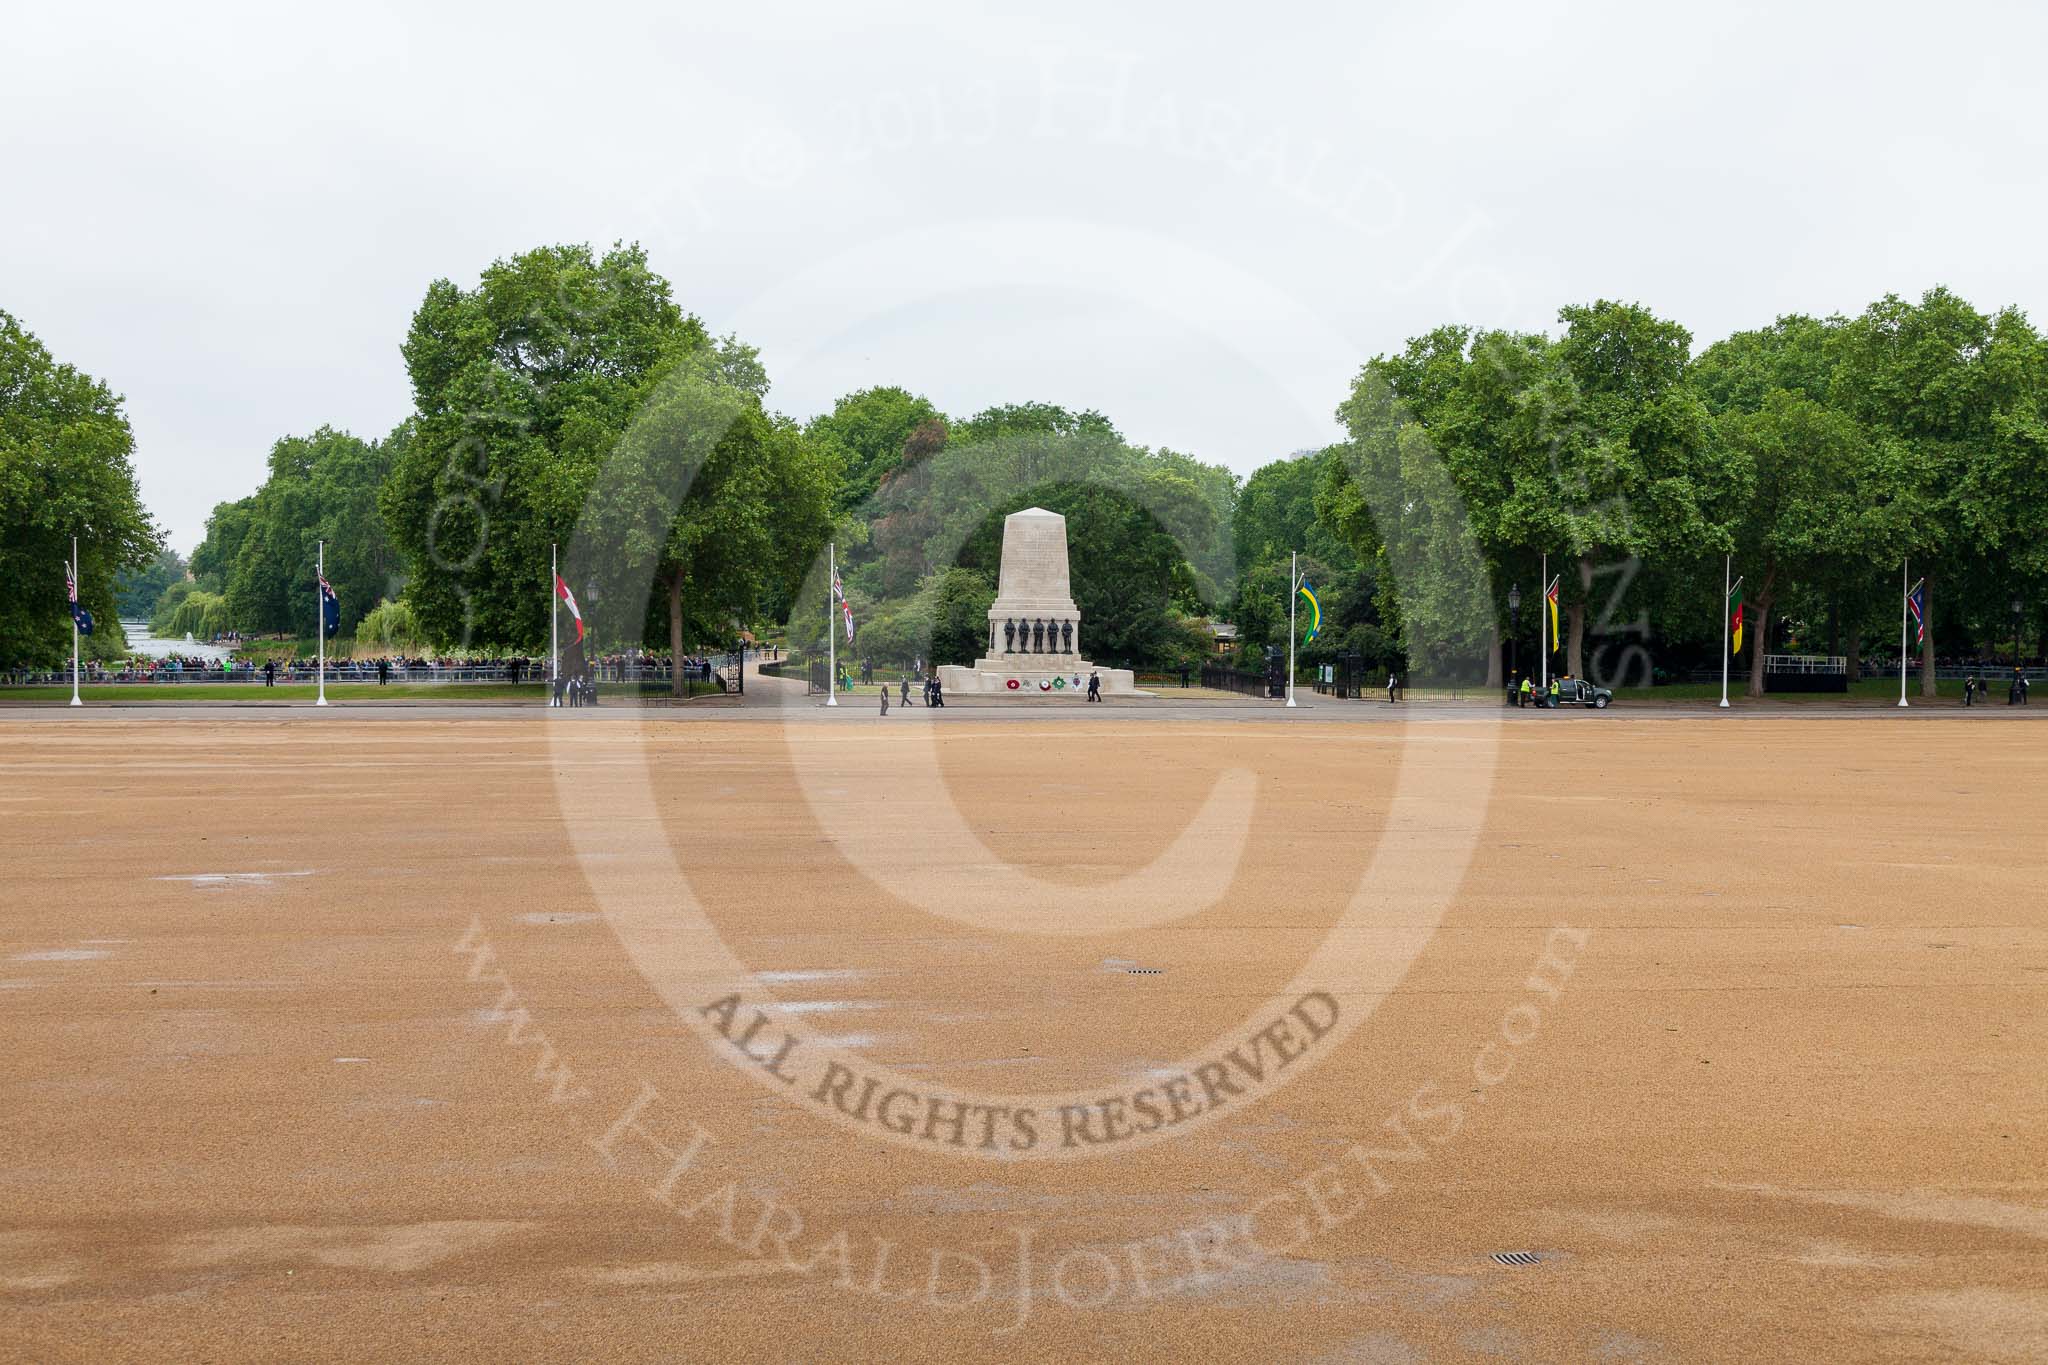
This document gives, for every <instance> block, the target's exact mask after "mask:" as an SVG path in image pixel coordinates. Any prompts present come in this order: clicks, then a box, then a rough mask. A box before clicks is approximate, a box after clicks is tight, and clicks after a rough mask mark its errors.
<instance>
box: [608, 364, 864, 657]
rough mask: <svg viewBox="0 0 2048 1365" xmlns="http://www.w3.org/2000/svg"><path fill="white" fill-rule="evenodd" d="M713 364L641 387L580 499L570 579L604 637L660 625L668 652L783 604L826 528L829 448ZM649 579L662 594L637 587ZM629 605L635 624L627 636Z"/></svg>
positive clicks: (727, 631) (683, 368)
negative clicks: (637, 402)
mask: <svg viewBox="0 0 2048 1365" xmlns="http://www.w3.org/2000/svg"><path fill="white" fill-rule="evenodd" d="M714 360H715V357H713V356H712V355H711V354H710V353H709V352H708V351H707V352H705V353H702V354H700V355H698V356H695V357H689V358H686V359H685V360H683V361H682V362H681V363H680V364H679V365H678V366H677V367H676V368H675V369H674V370H672V371H671V372H670V373H669V374H667V375H666V376H665V377H663V379H662V380H661V381H660V382H659V383H658V384H656V385H655V386H654V388H653V390H652V391H651V392H650V393H649V394H648V395H647V397H646V399H645V401H644V402H643V403H642V404H641V406H640V410H639V413H638V415H637V416H636V417H635V419H634V421H633V422H632V424H631V425H630V426H629V427H628V428H627V429H626V431H625V433H624V434H623V435H622V436H621V437H620V438H619V440H618V442H617V445H616V447H615V449H614V450H613V451H612V452H611V454H610V455H609V456H608V457H607V458H606V460H605V462H604V464H603V466H602V469H601V471H600V472H599V473H598V474H597V476H596V479H595V482H594V484H593V486H592V488H591V489H590V491H589V492H588V494H587V495H585V496H584V498H582V499H581V502H582V505H583V514H582V517H581V520H580V522H579V524H578V527H577V535H576V541H575V544H574V546H573V552H572V569H571V573H572V575H573V576H572V580H571V581H574V582H582V583H589V584H594V585H597V587H598V589H599V590H598V592H597V593H596V594H595V595H594V601H592V602H591V603H589V604H588V606H587V614H590V613H594V619H595V621H596V622H597V623H599V624H600V625H602V626H603V627H605V630H604V631H603V635H604V638H608V639H612V640H619V639H622V638H633V635H634V634H645V635H647V636H649V637H651V636H652V635H653V634H654V632H655V630H656V629H657V628H665V629H663V630H662V633H663V634H665V635H666V637H667V644H668V647H669V649H670V651H671V652H672V657H675V658H677V659H680V658H682V657H683V655H684V654H685V653H686V652H687V648H688V646H689V645H690V644H692V643H694V642H697V641H706V640H708V641H714V642H718V643H728V642H730V641H731V640H732V639H733V637H734V634H735V632H736V631H738V630H740V629H743V628H746V627H750V626H753V625H756V624H759V623H760V622H761V620H762V617H763V612H764V603H765V602H767V601H768V600H770V599H771V598H773V599H776V600H780V601H787V600H789V598H790V596H791V595H792V594H793V593H794V592H795V585H796V584H797V583H798V582H799V581H800V580H801V578H802V576H803V573H804V571H805V569H807V568H808V567H810V565H811V564H812V563H813V561H814V560H815V559H816V557H817V554H818V551H819V550H820V549H821V548H822V547H823V544H824V540H825V536H826V534H827V533H828V530H829V528H830V525H831V520H830V506H831V497H832V478H833V462H832V460H831V457H830V456H828V455H827V454H825V453H824V452H823V451H822V450H821V449H820V448H819V447H818V446H817V445H816V444H814V443H813V442H811V441H810V440H808V439H807V438H806V437H805V435H804V433H803V432H802V430H801V429H799V428H798V427H797V426H796V425H795V424H794V423H792V422H790V421H787V420H786V419H782V418H778V417H773V416H770V415H769V414H767V413H765V412H764V411H763V410H762V408H761V405H760V399H759V398H758V397H757V396H756V395H754V394H752V393H750V392H747V391H746V390H743V389H739V388H735V387H733V386H732V385H730V384H729V383H727V382H725V379H724V376H723V373H722V372H721V370H720V369H719V367H718V366H717V365H716V364H715V363H712V362H713V361H714ZM649 582H653V583H656V584H659V585H660V588H661V592H660V593H659V594H655V595H652V596H649V595H646V593H645V588H646V585H647V584H648V583H649ZM640 602H645V603H647V608H646V613H645V616H644V618H643V619H644V625H642V626H641V629H640V630H639V631H637V632H636V631H631V629H630V626H629V625H628V622H627V619H626V614H628V613H632V612H633V611H635V610H636V608H635V606H634V604H636V603H640ZM613 632H616V633H613ZM675 688H676V694H677V695H678V696H680V695H682V690H683V678H682V675H681V671H680V670H678V671H677V673H676V676H675Z"/></svg>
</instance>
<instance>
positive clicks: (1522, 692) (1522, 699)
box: [1515, 673, 1529, 710]
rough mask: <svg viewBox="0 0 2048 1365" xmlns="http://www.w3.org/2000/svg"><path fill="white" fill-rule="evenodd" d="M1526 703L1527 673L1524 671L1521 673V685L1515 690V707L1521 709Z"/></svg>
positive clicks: (1527, 697) (1527, 700)
mask: <svg viewBox="0 0 2048 1365" xmlns="http://www.w3.org/2000/svg"><path fill="white" fill-rule="evenodd" d="M1528 704H1529V675H1528V674H1526V673H1524V674H1523V675H1522V685H1521V687H1520V688H1518V689H1517V690H1516V692H1515V709H1517V710H1520V709H1521V708H1522V707H1524V706H1527V705H1528Z"/></svg>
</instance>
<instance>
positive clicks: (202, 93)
mask: <svg viewBox="0 0 2048 1365" xmlns="http://www.w3.org/2000/svg"><path fill="white" fill-rule="evenodd" d="M414 8H422V9H423V8H425V7H424V6H419V7H415V6H403V7H396V6H394V7H384V6H379V5H370V4H351V5H346V6H338V7H337V6H326V7H321V8H317V9H314V8H306V7H298V6H283V5H276V4H264V5H252V6H249V7H247V8H232V7H226V6H194V7H187V6H175V5H162V4H146V5H145V4H138V5H133V6H123V5H85V4H65V5H55V4H50V5H34V6H28V5H22V6H13V7H11V8H10V10H9V13H8V16H7V19H6V32H7V42H6V44H5V47H4V50H0V148H4V152H5V164H4V168H0V308H4V309H6V310H7V311H9V312H12V313H14V314H15V315H16V316H17V317H18V318H20V319H21V321H22V322H23V324H24V325H26V326H27V327H28V328H29V329H30V330H31V331H33V332H35V333H37V334H38V335H39V336H40V337H41V338H42V339H43V341H44V342H45V343H46V344H47V345H48V346H49V347H50V349H51V350H52V351H53V352H54V353H55V354H56V355H57V356H58V357H59V358H60V359H63V360H66V361H69V362H71V363H73V364H76V365H78V366H80V367H82V368H84V369H86V370H88V371H90V372H91V373H93V374H95V375H97V376H99V377H101V378H103V379H104V380H106V381H107V383H108V384H109V385H111V386H112V387H113V388H114V389H115V390H116V391H117V392H120V393H124V394H126V395H127V399H128V413H129V417H130V420H131V421H132V422H133V424H134V427H135V434H136V440H137V445H138V453H137V466H138V468H139V470H140V472H141V477H142V485H143V492H144V494H145V496H146V498H147V499H148V502H149V505H150V507H151V508H152V510H153V511H154V513H155V514H156V516H157V517H158V519H159V520H160V521H161V522H162V523H163V524H164V525H165V526H166V527H167V528H168V529H169V531H170V533H171V539H172V543H173V544H174V545H175V546H176V547H177V548H178V549H180V550H181V551H189V550H190V549H191V547H192V546H193V545H194V544H195V543H196V542H197V541H198V539H199V537H200V535H201V534H202V532H203V530H204V525H205V520H206V515H207V513H208V511H209V510H210V509H211V508H212V506H213V505H214V504H215V503H217V502H220V501H223V500H226V499H231V498H236V497H240V496H242V495H244V494H246V493H248V492H250V491H251V490H252V489H254V487H255V486H256V484H257V483H258V482H259V481H260V479H261V477H262V471H263V462H264V456H265V454H266V452H267V451H268V449H269V447H270V444H271V442H272V441H274V440H275V439H276V438H277V437H279V436H282V435H285V434H288V433H301V432H306V431H310V430H311V429H313V428H314V427H317V426H319V425H320V424H322V423H328V424H332V425H334V426H337V427H344V428H347V429H348V430H351V431H353V432H355V433H356V434H358V435H361V436H365V437H373V436H379V435H382V434H383V433H385V432H386V431H388V430H389V429H390V428H391V427H392V426H393V425H394V424H396V423H397V422H398V421H399V420H400V419H401V418H403V417H404V416H405V415H406V413H407V411H408V410H409V408H410V402H411V398H410V390H409V387H408V384H407V381H406V377H405V372H404V368H403V365H402V362H401V360H400V357H399V352H398V347H399V343H400V341H401V340H402V338H403V337H404V334H405V330H406V326H407V323H408V321H409V319H410V316H411V313H412V310H413V308H414V307H415V306H416V305H417V304H418V302H419V299H420V297H421V295H422V293H423V291H424V290H425V288H426V286H427V284H428V282H429V281H431V280H433V279H435V278H436V277H442V276H445V277H448V278H451V279H454V280H456V281H458V282H460V283H463V284H465V285H471V284H474V282H475V279H476V276H477V274H478V272H479V271H480V270H481V269H482V268H483V267H484V266H486V265H487V264H489V262H490V261H491V260H493V259H494V258H497V257H500V256H504V255H509V254H512V253H515V252H518V251H521V250H524V249H526V248H529V247H533V246H537V245H541V244H544V243H553V242H570V241H574V242H585V241H587V242H591V243H594V244H597V245H599V246H603V245H605V244H608V243H610V242H612V241H614V240H617V239H626V240H637V241H639V242H642V243H644V244H645V246H646V247H647V249H648V252H649V253H650V255H651V257H652V261H653V265H654V268H655V269H656V270H658V271H659V272H661V273H662V274H663V275H665V276H667V277H668V279H669V280H670V281H672V282H673V284H674V287H675V291H676V295H677V298H678V301H679V302H680V303H681V304H682V305H683V306H684V307H685V308H687V309H689V310H690V311H692V312H694V313H696V314H698V315H699V316H700V317H702V318H703V319H704V321H705V322H706V324H707V325H709V326H710V327H711V328H712V329H713V330H714V331H718V332H726V331H737V332H739V334H740V335H741V336H743V337H744V338H745V339H746V340H748V341H751V342H753V343H755V344H756V345H758V346H760V347H761V349H762V353H763V357H764V359H765V361H766V363H767V365H768V367H769V373H770V375H771V378H772V380H773V383H774V388H773V390H772V392H771V394H770V401H771V403H772V404H773V405H774V406H776V407H778V408H780V409H782V410H783V411H785V412H788V413H791V414H792V415H795V416H798V417H807V416H809V415H811V414H813V413H815V412H817V411H819V410H821V409H823V408H825V407H828V406H829V405H830V404H831V401H832V399H833V398H834V397H835V396H837V395H839V394H841V393H844V392H847V391H849V390H852V389H856V388H862V387H866V386H868V385H873V384H902V385H904V386H906V387H908V388H911V389H913V390H917V391H919V392H922V393H924V394H926V395H928V396H929V397H930V398H931V399H932V400H933V401H934V402H936V403H937V404H938V405H939V406H940V407H941V408H942V409H944V410H946V411H948V412H951V413H955V414H960V415H965V414H968V413H971V412H973V411H975V410H977V409H979V408H981V407H984V406H986V405H988V404H991V403H997V402H1009V401H1020V400H1025V399H1044V400H1049V401H1055V402H1060V403H1064V404H1066V405H1068V406H1070V407H1077V408H1078V407H1095V408H1099V409H1101V410H1102V411H1104V412H1105V413H1107V414H1109V415H1110V416H1111V417H1112V418H1113V419H1114V420H1115V421H1116V423H1117V424H1118V426H1119V427H1120V428H1121V429H1122V430H1123V431H1124V432H1125V434H1126V435H1127V436H1129V437H1130V438H1131V439H1133V440H1135V441H1138V442H1141V443H1144V444H1149V445H1170V446H1172V447H1174V448H1176V449H1180V450H1185V451H1189V452H1192V453H1194V454H1197V455H1199V456H1201V457H1203V458H1206V459H1211V460H1218V461H1221V462H1224V463H1226V464H1229V465H1230V466H1232V467H1233V468H1235V469H1238V470H1240V471H1248V470H1250V469H1253V468H1256V467H1257V466H1258V465H1259V464H1261V463H1264V462H1265V461H1267V460H1269V459H1272V458H1274V457H1276V456H1279V455H1283V454H1285V453H1287V452H1289V451H1291V450H1295V449H1298V448H1301V447H1306V446H1314V445H1319V444H1322V443H1323V442H1325V441H1327V440H1329V439H1330V438H1331V437H1332V436H1334V435H1335V434H1336V430H1337V428H1336V426H1335V423H1334V420H1333V418H1332V417H1331V410H1332V409H1333V408H1334V407H1335V405H1336V403H1337V402H1338V400H1339V399H1340V398H1341V397H1342V396H1343V393H1344V391H1345V388H1346V385H1347V383H1348V381H1349V379H1350V377H1351V375H1352V374H1353V373H1354V372H1355V371H1356V369H1357V367H1358V365H1359V364H1360V363H1361V362H1362V361H1363V360H1365V359H1366V358H1368V357H1369V356H1371V355H1372V354H1374V353H1376V352H1379V351H1384V350H1387V349H1391V348H1394V347H1397V346H1399V345H1400V344H1401V342H1402V340H1403V339H1404V338H1405V337H1407V336H1409V335H1412V334H1414V333H1416V332H1418V331H1421V330H1423V329H1426V328H1428V327H1431V326H1434V325H1436V324H1438V323H1441V322H1447V321H1461V322H1469V323H1474V324H1478V325H1482V326H1510V327H1520V328H1540V327H1546V326H1549V325H1551V324H1552V323H1553V321H1554V319H1555V315H1556V311H1557V309H1558V307H1559V306H1560V305H1562V304H1565V303H1568V302H1574V301H1584V300H1589V299H1592V298H1596V297H1603V296H1604V297H1618V298H1625V299H1631V300H1639V301H1641V302H1643V303H1646V304H1648V305H1650V306H1652V307H1653V308H1655V309H1657V310H1658V311H1659V312H1661V313H1664V314H1666V315H1669V316H1672V317H1676V318H1677V319H1679V320H1680V321H1682V322H1683V323H1684V324H1685V325H1686V326H1688V327H1689V328H1691V329H1692V332H1693V335H1694V338H1695V343H1696V344H1698V345H1704V344H1705V343H1707V342H1709V341H1712V340H1714V339H1715V338H1718V337H1720V336H1723V335H1726V334H1727V333H1728V332H1730V331H1732V330H1736V329H1740V328H1744V327H1751V326H1757V325H1760V324H1763V323H1767V322H1769V321H1770V320H1771V319H1772V318H1773V317H1774V316H1776V315H1777V314H1779V313H1783V312H1792V311H1803V312H1817V313H1828V312H1836V311H1848V312H1853V311H1856V310H1858V309H1860V308H1861V307H1862V306H1863V305H1864V304H1866V303H1868V302H1869V301H1870V300H1871V299H1873V298H1875V297H1877V296H1879V295H1881V294H1883V293H1885V292H1888V291H1889V292H1898V293H1902V294H1917V293H1919V292H1920V291H1921V290H1923V289H1925V288H1927V287H1928V286H1930V285H1932V284H1935V283H1946V284H1949V285H1950V286H1951V287H1953V288H1956V289H1958V290H1959V291H1961V292H1962V293H1963V294H1964V295H1965V296H1967V297H1968V298H1970V299H1971V300H1973V301H1974V302H1976V303H1978V304H1979V305H1980V306H1986V307H1989V306H1996V305H2000V304H2007V303H2011V304H2017V305H2019V306H2021V307H2022V308H2025V309H2027V310H2028V311H2029V312H2030V313H2033V314H2034V315H2036V317H2037V318H2038V317H2039V316H2040V315H2041V313H2042V305H2043V301H2044V286H2048V250H2044V246H2043V243H2044V233H2043V225H2044V223H2048V175H2044V165H2048V161H2044V156H2043V152H2044V150H2048V148H2044V144H2048V98H2044V81H2043V77H2042V75H2041V54H2042V53H2043V52H2044V51H2048V31H2044V30H2048V22H2044V20H2043V18H2041V17H2039V15H2038V13H2030V12H2029V11H2028V10H2027V9H2025V8H2023V7H2017V6H2015V7H2013V8H2010V9H1992V8H1982V9H1968V10H1965V9H1963V8H1958V7H1933V6H1926V5H1915V6H1910V7H1906V6H1901V7H1889V6H1877V5H1870V4H1856V5H1848V4H1845V5H1839V6H1828V7H1822V6H1813V7H1798V8H1795V7H1792V6H1782V5H1775V6H1762V7H1757V8H1753V9H1752V8H1743V7H1737V6H1732V5H1725V4H1724V5H1714V6H1710V7H1708V6H1702V7H1698V8H1696V9H1695V10H1693V12H1691V13H1687V14H1684V15H1681V14H1680V13H1679V12H1678V10H1677V9H1675V8H1674V7H1670V6H1644V5H1615V6H1611V7H1610V6H1590V5H1587V6H1556V5H1542V4H1530V3H1517V4H1512V5H1437V6H1426V5H1414V4H1405V5H1400V6H1387V7H1375V8H1373V9H1370V10H1368V9H1365V8H1362V7H1360V6H1357V5H1350V4H1347V5H1329V6H1325V7H1307V6H1303V7H1300V8H1298V9H1295V10H1293V11H1292V13H1291V17H1288V16H1289V12H1288V11H1287V10H1285V9H1280V8H1275V7H1260V6H1250V5H1244V4H1236V5H1231V6H1228V7H1213V8H1208V9H1206V10H1203V9H1202V8H1201V7H1197V6H1191V5H1186V4H1180V5H1170V6H1169V5H1161V6H1156V7H1146V8H1144V9H1142V10H1141V9H1139V8H1137V7H1110V6H1104V5H1101V4H1091V5H1084V6H1074V7H1064V6H1057V5H1050V4H1043V3H1040V4H1033V5H1030V6H1028V7H1018V8H1015V9H1012V10H1009V11H1008V12H1007V13H1006V14H1005V15H1003V16H1002V17H977V16H976V15H974V14H973V12H972V11H973V10H974V9H975V8H976V7H973V6H964V5H957V4H956V5H948V6H931V7H922V6H908V5H892V4H885V3H884V4H878V3H873V2H872V0H870V3H865V4H846V3H838V4H830V5H820V6H816V7H812V6H800V7H799V6H777V5H765V4H764V5H720V6H717V7H715V8H714V7H712V6H703V5H689V4H684V5H674V4H664V5H655V4H648V5H644V6H640V5H595V4H588V3H584V4H574V5H572V4H554V5H549V6H544V7H533V8H525V7H519V6H514V5H507V4H493V5H490V6H478V7H476V8H474V9H472V10H468V11H466V12H464V11H457V10H455V9H454V8H452V7H446V8H444V9H442V10H441V11H440V12H439V13H438V14H437V16H436V17H433V18H427V19H422V18H419V17H417V16H416V15H414V14H412V13H411V12H410V11H411V10H412V9H414Z"/></svg>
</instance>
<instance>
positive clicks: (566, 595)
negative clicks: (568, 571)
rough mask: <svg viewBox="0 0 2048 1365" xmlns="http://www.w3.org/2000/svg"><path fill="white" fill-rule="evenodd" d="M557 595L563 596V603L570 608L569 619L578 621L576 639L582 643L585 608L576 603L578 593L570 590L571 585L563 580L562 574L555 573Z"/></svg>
mask: <svg viewBox="0 0 2048 1365" xmlns="http://www.w3.org/2000/svg"><path fill="white" fill-rule="evenodd" d="M555 596H557V597H559V598H561V599H562V605H563V606H565V607H567V608H568V609H569V619H570V620H572V621H574V622H575V623H576V640H577V642H578V643H579V644H580V643H582V640H583V608H581V607H579V606H577V605H576V594H575V593H573V592H570V591H569V585H568V584H567V583H565V582H563V581H562V576H561V575H560V574H556V575H555Z"/></svg>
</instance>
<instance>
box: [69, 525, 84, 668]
mask: <svg viewBox="0 0 2048 1365" xmlns="http://www.w3.org/2000/svg"><path fill="white" fill-rule="evenodd" d="M78 582H79V578H78V537H77V536H73V537H71V591H72V592H74V593H76V592H77V591H78ZM69 605H70V607H71V609H72V610H71V704H72V705H73V706H83V705H85V703H84V702H82V701H80V700H79V699H78V604H77V603H76V602H72V603H70V604H69Z"/></svg>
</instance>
